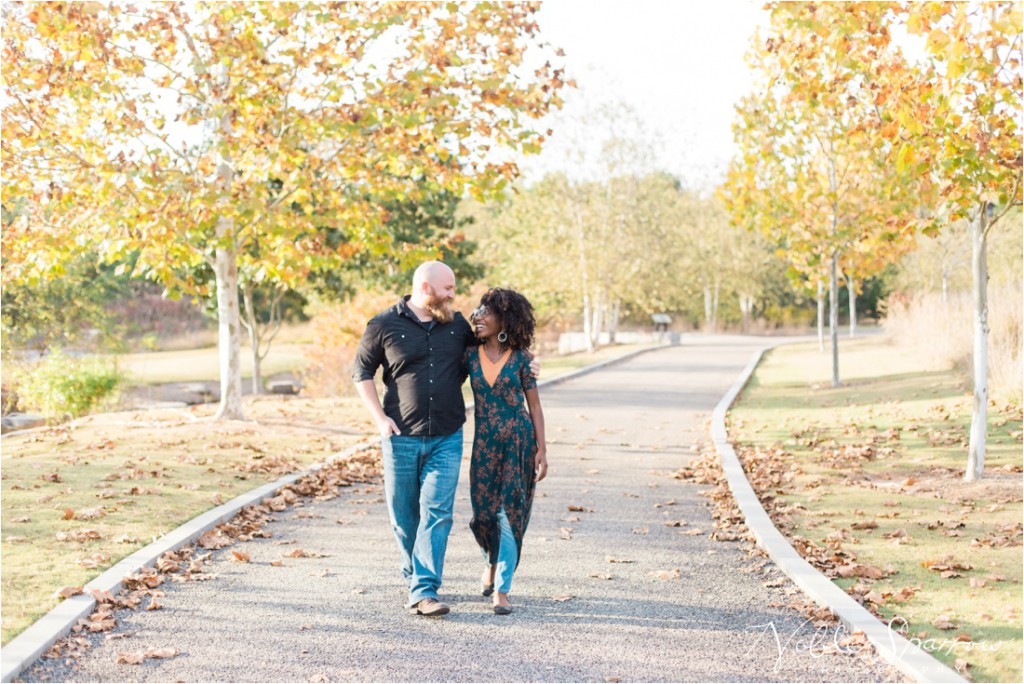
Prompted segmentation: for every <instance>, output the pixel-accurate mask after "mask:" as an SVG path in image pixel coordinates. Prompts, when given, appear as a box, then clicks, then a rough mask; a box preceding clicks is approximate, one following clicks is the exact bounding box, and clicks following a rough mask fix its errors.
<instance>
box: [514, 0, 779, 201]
mask: <svg viewBox="0 0 1024 684" xmlns="http://www.w3.org/2000/svg"><path fill="white" fill-rule="evenodd" d="M762 4H763V3H762V2H747V1H745V0H629V1H628V2H626V1H623V0H619V1H618V2H612V1H610V0H586V1H585V2H581V1H579V0H545V2H544V3H543V5H542V9H541V11H540V12H539V14H538V23H539V24H540V27H541V33H542V36H543V37H544V38H545V39H546V40H547V41H549V42H551V43H552V44H554V45H555V46H557V47H561V48H563V49H564V50H565V52H566V60H567V61H566V64H567V71H568V72H569V77H570V78H575V80H576V82H577V84H578V85H579V89H578V90H577V91H575V92H568V93H567V96H566V107H565V109H564V110H563V113H564V115H567V116H573V115H574V114H578V113H579V112H580V111H583V110H585V109H586V104H585V103H587V102H595V101H608V100H615V99H620V100H623V101H625V102H626V103H627V104H629V105H630V106H631V107H632V108H633V109H634V110H635V111H636V113H637V114H638V115H639V116H640V117H641V119H642V121H643V123H644V126H645V128H647V129H649V130H650V131H651V133H652V134H653V138H654V143H655V144H654V148H655V151H656V155H657V161H656V165H657V166H658V167H659V168H661V169H664V170H666V171H669V172H671V173H674V174H676V175H678V176H680V177H682V178H684V179H685V180H686V181H687V182H688V184H695V185H701V186H705V185H707V184H708V181H713V179H714V178H716V177H718V176H720V175H721V174H722V173H724V170H725V167H726V166H727V164H728V162H729V159H730V158H731V157H732V153H733V145H732V130H731V128H730V127H731V124H732V120H733V105H734V104H735V103H736V102H737V100H738V99H739V98H740V97H741V96H742V95H744V94H746V93H747V92H748V91H749V90H750V88H751V87H752V80H751V76H750V74H749V71H748V69H747V66H746V64H745V62H744V60H743V57H744V54H745V53H746V51H747V49H748V46H749V44H750V43H749V41H750V37H751V36H752V35H753V34H754V30H755V28H756V27H757V26H765V25H767V13H766V12H764V11H763V10H762V9H761V7H762ZM587 137H589V138H590V139H596V140H599V139H600V138H601V137H603V136H602V134H601V131H600V129H598V130H594V131H593V135H591V136H587ZM564 138H565V136H564V135H563V136H559V134H558V130H557V129H556V132H555V136H554V140H552V144H551V145H549V146H548V147H547V149H545V151H544V152H542V153H541V155H540V156H539V157H534V158H529V159H527V160H525V161H524V162H523V163H522V164H521V166H522V168H523V170H524V172H525V175H526V179H527V181H528V182H529V181H532V180H536V179H537V178H539V177H540V176H541V175H543V174H544V173H545V172H547V171H552V170H562V171H566V172H568V173H570V175H574V174H573V169H572V162H571V161H570V157H571V155H570V154H567V151H566V150H565V149H564V148H562V149H560V147H561V146H562V145H564V142H565V141H564Z"/></svg>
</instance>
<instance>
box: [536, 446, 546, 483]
mask: <svg viewBox="0 0 1024 684" xmlns="http://www.w3.org/2000/svg"><path fill="white" fill-rule="evenodd" d="M547 474H548V454H547V450H546V449H539V450H538V451H537V470H536V471H535V472H534V475H533V481H534V482H540V481H541V480H543V479H544V478H545V477H547Z"/></svg>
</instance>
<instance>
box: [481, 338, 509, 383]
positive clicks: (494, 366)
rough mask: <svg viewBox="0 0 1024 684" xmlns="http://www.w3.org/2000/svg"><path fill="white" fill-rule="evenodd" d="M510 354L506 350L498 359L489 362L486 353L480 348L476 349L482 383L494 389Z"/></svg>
mask: <svg viewBox="0 0 1024 684" xmlns="http://www.w3.org/2000/svg"><path fill="white" fill-rule="evenodd" d="M511 353H512V350H511V349H506V350H505V353H504V354H502V355H501V358H500V359H498V360H497V361H491V360H490V359H489V358H487V352H485V351H484V348H483V347H482V346H481V347H478V348H477V355H478V356H479V357H480V370H481V371H483V374H484V381H485V382H486V383H487V386H488V387H491V388H493V387H494V383H496V382H497V381H498V376H499V375H501V370H502V369H503V368H504V367H505V363H506V362H507V361H508V357H509V355H510V354H511Z"/></svg>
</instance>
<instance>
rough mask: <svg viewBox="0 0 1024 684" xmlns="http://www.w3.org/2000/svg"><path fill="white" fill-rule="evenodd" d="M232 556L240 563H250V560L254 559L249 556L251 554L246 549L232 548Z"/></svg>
mask: <svg viewBox="0 0 1024 684" xmlns="http://www.w3.org/2000/svg"><path fill="white" fill-rule="evenodd" d="M231 557H232V558H234V559H235V560H236V561H238V562H239V563H248V562H249V561H250V560H252V558H251V557H250V556H249V554H248V553H246V552H245V551H237V550H232V551H231Z"/></svg>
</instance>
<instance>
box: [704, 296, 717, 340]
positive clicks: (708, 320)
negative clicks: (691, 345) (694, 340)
mask: <svg viewBox="0 0 1024 684" xmlns="http://www.w3.org/2000/svg"><path fill="white" fill-rule="evenodd" d="M712 311H713V309H712V301H711V287H710V286H708V285H705V286H704V327H705V328H707V331H708V332H714V331H715V322H714V320H713V318H712Z"/></svg>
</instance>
